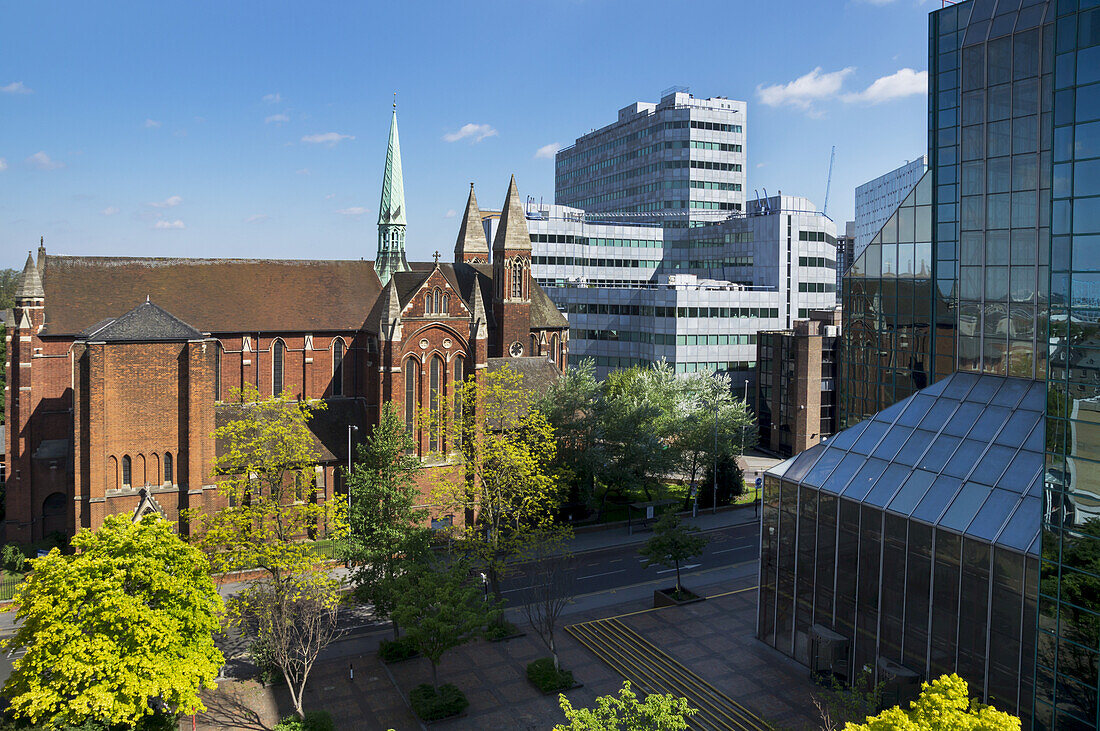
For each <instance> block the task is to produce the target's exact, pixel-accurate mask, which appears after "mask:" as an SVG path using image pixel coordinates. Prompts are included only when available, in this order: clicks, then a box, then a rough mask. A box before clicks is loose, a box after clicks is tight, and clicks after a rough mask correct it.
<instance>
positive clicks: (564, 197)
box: [555, 160, 742, 208]
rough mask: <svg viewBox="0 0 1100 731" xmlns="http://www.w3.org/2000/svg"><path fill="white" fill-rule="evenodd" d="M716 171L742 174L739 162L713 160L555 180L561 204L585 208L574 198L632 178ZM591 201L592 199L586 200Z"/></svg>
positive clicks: (663, 163) (667, 162)
mask: <svg viewBox="0 0 1100 731" xmlns="http://www.w3.org/2000/svg"><path fill="white" fill-rule="evenodd" d="M685 169H690V170H714V171H718V172H724V173H739V172H742V168H741V163H738V162H715V161H713V160H664V161H661V162H654V163H649V164H646V165H639V166H637V167H633V168H630V169H629V170H622V171H620V172H617V173H612V174H610V175H605V176H604V177H602V178H596V179H593V180H583V181H580V182H577V183H575V184H573V185H568V186H567V185H564V183H565V182H566V181H565V177H566V176H565V175H563V174H559V175H558V176H557V177H556V179H555V190H556V191H557V193H556V195H557V198H558V200H559V201H560V202H563V203H565V204H566V205H575V206H577V207H578V208H584V206H583V205H580V203H579V202H578V201H577V200H573V199H572V196H576V195H580V194H581V193H584V192H585V191H588V190H596V189H598V188H603V187H606V186H608V185H614V184H616V183H622V182H624V181H627V180H630V179H632V178H645V177H649V176H651V175H654V174H656V173H659V172H660V171H662V170H685ZM585 200H590V199H585Z"/></svg>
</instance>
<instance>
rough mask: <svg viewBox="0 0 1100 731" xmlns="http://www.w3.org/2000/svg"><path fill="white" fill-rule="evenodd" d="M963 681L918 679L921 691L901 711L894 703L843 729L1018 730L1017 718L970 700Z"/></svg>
mask: <svg viewBox="0 0 1100 731" xmlns="http://www.w3.org/2000/svg"><path fill="white" fill-rule="evenodd" d="M968 690H969V689H968V688H967V685H966V681H965V680H963V679H962V678H960V677H959V676H958V675H955V674H951V675H941V676H940V677H939V678H937V679H936V680H933V681H932V682H931V683H921V694H920V696H919V697H918V698H917V700H915V701H913V702H912V703H910V704H909V706H910V709H909V710H908V711H903V710H902V709H901V708H899V707H897V706H894V707H893V708H889V709H887V710H885V711H883V712H882V713H880V714H879V715H877V716H871V717H868V719H867V722H866V723H862V724H856V723H849V724H847V725H846V726H845V727H844V729H845V731H967V729H974V730H975V731H978V730H980V731H1020V719H1018V718H1016V717H1015V716H1013V715H1011V714H1008V713H1005V712H1003V711H998V710H997V709H996V708H994V707H992V706H986V705H982V704H981V703H978V702H976V701H973V702H972V701H971V700H970V697H969V695H968Z"/></svg>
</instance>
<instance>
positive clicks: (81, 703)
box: [4, 515, 225, 726]
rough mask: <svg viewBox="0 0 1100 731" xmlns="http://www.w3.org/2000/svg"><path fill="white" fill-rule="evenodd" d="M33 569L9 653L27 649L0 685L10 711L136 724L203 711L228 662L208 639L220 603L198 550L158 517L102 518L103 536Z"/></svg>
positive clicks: (18, 598) (18, 602)
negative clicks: (163, 707)
mask: <svg viewBox="0 0 1100 731" xmlns="http://www.w3.org/2000/svg"><path fill="white" fill-rule="evenodd" d="M72 546H73V548H75V549H76V553H75V554H73V555H64V554H62V553H61V551H59V550H58V549H56V548H55V549H53V550H52V551H50V553H49V554H48V555H46V556H44V557H42V558H38V559H34V560H33V561H32V562H31V563H32V565H33V571H32V572H31V573H29V574H28V575H27V578H26V580H25V581H24V582H23V583H22V584H21V585H20V586H19V588H18V589H17V590H16V594H15V601H14V604H13V606H14V607H17V609H16V617H17V619H19V620H21V624H20V625H19V626H18V629H17V630H16V634H15V636H14V637H12V638H11V639H10V640H9V641H7V642H6V643H5V645H4V646H5V649H8V650H17V649H21V648H22V649H26V654H25V655H24V656H23V657H21V658H19V659H17V660H15V662H14V668H13V671H12V675H11V677H10V678H8V681H7V683H6V684H5V686H4V695H5V696H6V697H7V698H10V699H11V709H12V713H13V714H14V715H16V716H17V717H19V718H23V719H26V720H29V721H31V722H32V723H38V722H40V721H46V722H49V723H51V724H53V725H64V724H71V725H79V724H81V723H85V722H87V721H97V722H101V723H107V724H127V725H129V726H133V725H136V724H138V723H139V722H140V721H141V719H142V718H143V717H145V716H148V715H150V714H152V713H153V710H152V708H150V705H149V703H150V699H159V700H160V701H162V702H163V703H165V704H167V706H168V707H169V708H170V709H172V710H173V711H179V712H182V713H197V712H199V711H202V710H205V709H204V707H203V704H202V702H201V701H200V700H199V690H200V689H201V688H203V687H206V688H214V687H215V684H214V678H215V677H217V674H218V670H219V668H221V666H222V664H224V662H225V660H224V658H223V657H222V654H221V652H220V651H219V650H218V649H217V647H215V645H214V639H213V633H214V632H215V631H216V630H217V629H218V628H219V624H220V615H221V613H222V612H223V605H222V600H221V597H220V596H219V595H218V591H217V587H215V585H214V582H213V581H212V580H211V578H210V576H209V564H208V563H207V560H206V557H205V556H204V555H203V554H202V552H201V551H199V550H197V549H196V548H194V547H192V546H188V545H187V544H186V543H184V542H183V541H182V540H180V538H179V537H178V536H176V535H175V534H174V533H173V532H172V530H171V527H170V526H169V524H168V523H167V522H166V521H164V520H162V519H161V518H160V517H159V516H153V515H148V516H145V517H144V518H143V519H142V520H141V521H140V522H138V523H133V522H131V520H130V518H129V516H124V515H109V516H107V518H106V519H105V520H104V522H103V525H102V526H101V527H100V528H99V530H97V531H95V532H92V531H89V530H87V529H85V530H82V531H81V532H80V533H78V534H77V535H76V536H75V537H74V538H73V539H72Z"/></svg>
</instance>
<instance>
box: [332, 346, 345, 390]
mask: <svg viewBox="0 0 1100 731" xmlns="http://www.w3.org/2000/svg"><path fill="white" fill-rule="evenodd" d="M332 395H333V396H343V395H344V341H343V340H342V339H340V338H336V339H335V340H333V341H332Z"/></svg>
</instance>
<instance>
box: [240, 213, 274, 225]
mask: <svg viewBox="0 0 1100 731" xmlns="http://www.w3.org/2000/svg"><path fill="white" fill-rule="evenodd" d="M268 218H270V216H268V215H267V214H266V213H254V214H253V215H251V216H249V217H248V218H246V219H244V222H245V223H259V222H260V221H266V220H267V219H268Z"/></svg>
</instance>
